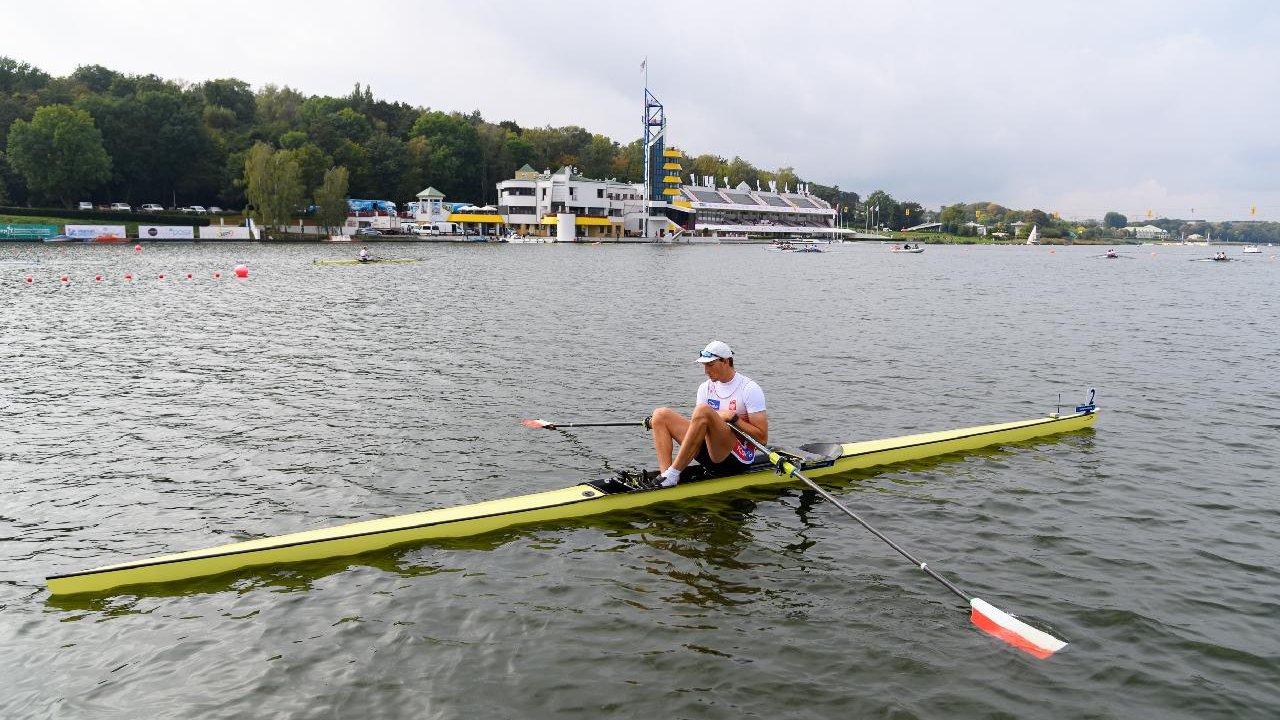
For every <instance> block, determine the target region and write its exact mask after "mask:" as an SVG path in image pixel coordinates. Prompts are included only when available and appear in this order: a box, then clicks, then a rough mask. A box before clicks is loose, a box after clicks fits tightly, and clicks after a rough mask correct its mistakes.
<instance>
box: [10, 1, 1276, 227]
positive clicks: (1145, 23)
mask: <svg viewBox="0 0 1280 720" xmlns="http://www.w3.org/2000/svg"><path fill="white" fill-rule="evenodd" d="M3 9H4V13H3V14H4V17H5V18H6V22H5V25H6V26H7V27H8V28H9V31H8V32H5V33H4V37H5V40H4V43H3V45H0V55H8V56H10V57H13V58H15V59H17V60H19V61H23V62H29V63H31V64H33V65H35V66H37V67H40V68H41V69H43V70H45V71H46V72H49V73H51V74H54V75H65V74H68V73H70V72H71V71H72V70H74V69H75V68H76V67H77V66H79V65H88V64H100V65H104V66H107V67H110V68H112V69H115V70H118V71H121V72H126V73H154V74H157V75H161V76H163V77H167V78H171V79H181V80H185V81H188V82H199V81H202V80H206V79H210V78H220V77H236V78H240V79H242V80H245V81H247V82H248V83H250V84H251V85H253V86H254V87H255V88H256V87H260V86H262V85H264V84H267V83H274V84H277V85H289V86H292V87H294V88H297V89H299V90H301V91H303V92H305V93H308V94H331V95H345V94H347V93H348V92H350V90H351V88H352V87H353V86H354V85H355V83H357V82H359V83H367V84H370V85H372V87H373V92H374V94H375V95H376V96H378V97H381V98H385V99H389V100H398V101H403V102H407V103H410V104H414V105H422V106H427V107H431V108H434V109H443V110H462V111H471V110H479V111H480V113H481V114H482V115H483V116H484V117H485V118H486V119H488V120H491V121H495V122H496V121H499V120H507V119H510V120H515V121H516V122H518V123H520V124H521V125H523V126H535V125H548V124H550V125H569V124H574V125H580V126H583V127H585V128H587V129H589V130H591V131H593V132H600V133H604V134H606V135H609V136H610V137H612V138H614V139H615V140H618V141H621V142H628V141H630V140H633V139H634V138H636V137H638V136H639V134H640V116H641V112H642V108H641V103H642V87H643V75H642V74H641V72H640V63H641V60H643V59H644V58H646V57H647V58H648V61H649V83H650V87H651V89H652V90H653V91H654V93H655V94H656V95H657V96H658V98H659V99H660V100H662V102H663V103H664V104H665V105H666V108H667V113H668V118H669V121H670V128H669V136H670V138H671V140H672V141H673V142H674V143H676V144H677V145H679V146H680V147H682V148H683V149H684V150H686V151H687V152H691V153H695V154H696V153H704V152H709V153H715V154H718V155H722V156H725V157H728V158H732V157H733V156H735V155H740V156H742V157H743V158H745V159H747V160H749V161H751V162H752V163H754V164H755V165H757V166H759V167H764V168H770V169H772V168H777V167H781V166H791V167H794V168H795V169H796V171H797V172H798V173H799V174H800V175H801V176H802V177H805V178H808V179H811V180H814V181H817V182H822V183H824V184H838V185H839V186H840V187H841V188H843V189H847V190H854V191H857V192H860V193H862V194H863V195H864V196H865V195H866V194H867V193H869V192H871V191H873V190H876V189H883V190H886V191H888V192H889V193H891V194H892V195H894V197H896V198H898V199H900V200H916V201H919V202H921V203H923V204H925V205H926V206H930V207H937V206H939V205H942V204H944V203H954V202H975V201H979V200H989V201H994V202H998V203H1001V204H1003V205H1007V206H1010V207H1015V208H1030V207H1038V208H1040V209H1043V210H1046V211H1049V212H1052V211H1055V210H1056V211H1058V212H1060V213H1061V214H1062V215H1063V216H1065V217H1082V218H1083V217H1095V218H1099V217H1101V216H1102V214H1103V213H1105V212H1107V211H1108V210H1117V211H1120V212H1122V213H1125V214H1126V215H1128V216H1129V217H1130V218H1131V219H1139V218H1143V217H1145V216H1146V214H1147V212H1148V211H1151V212H1152V214H1153V215H1154V216H1156V217H1160V216H1167V217H1182V218H1188V217H1199V218H1205V219H1211V220H1221V219H1250V218H1251V217H1252V218H1256V219H1260V220H1261V219H1266V220H1280V131H1277V127H1278V126H1280V122H1278V121H1277V120H1278V119H1280V41H1277V38H1280V4H1273V3H1270V2H1261V1H1260V2H1233V1H1231V0H1218V1H1217V2H1191V1H1187V2H1184V1H1182V0H1160V1H1149V2H1148V1H1133V2H1125V1H1124V0H1112V1H1110V2H1101V1H1100V2H1092V1H1089V0H1083V1H1080V2H1073V3H1052V4H1050V3H1040V2H1025V1H1021V2H1014V1H1010V2H983V1H966V2H947V1H944V0H937V1H935V2H923V1H921V2H911V1H903V0H896V1H894V2H890V1H888V0H881V1H880V2H876V3H865V2H856V1H855V2H826V1H825V0H807V1H805V2H778V1H777V0H773V1H771V2H755V1H754V0H737V1H733V2H718V1H706V0H703V1H697V2H688V1H685V2H678V3H677V2H662V1H659V0H652V1H651V2H647V3H637V2H631V1H629V0H610V1H608V2H606V1H603V0H596V1H595V2H582V1H578V0H572V1H565V2H533V1H530V0H524V1H523V2H509V1H508V0H478V1H471V2H453V1H444V2H418V3H411V2H394V1H391V0H365V1H364V2H359V3H352V2H343V3H335V2H327V1H326V0H311V1H310V2H305V3H304V2H294V1H293V0H286V1H285V2H264V1H261V0H255V1H254V2H244V1H242V0H225V1H222V2H217V3H201V4H198V5H193V6H189V7H188V6H185V5H183V4H179V3H160V2H147V1H144V0H134V1H129V0H122V1H117V2H113V3H109V4H105V5H96V4H95V5H89V4H87V3H81V2H64V1H63V0H46V1H45V2H40V3H19V2H15V1H14V0H4V2H3ZM18 28H21V31H20V32H18V31H15V30H16V29H18ZM1254 207H1256V208H1257V214H1256V215H1251V214H1250V209H1251V208H1254Z"/></svg>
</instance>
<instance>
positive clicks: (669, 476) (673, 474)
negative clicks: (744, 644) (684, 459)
mask: <svg viewBox="0 0 1280 720" xmlns="http://www.w3.org/2000/svg"><path fill="white" fill-rule="evenodd" d="M678 482H680V471H679V470H677V469H676V467H675V466H674V465H673V466H671V467H669V468H667V471H666V472H664V473H662V487H675V485H676V483H678Z"/></svg>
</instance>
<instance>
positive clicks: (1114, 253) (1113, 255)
mask: <svg viewBox="0 0 1280 720" xmlns="http://www.w3.org/2000/svg"><path fill="white" fill-rule="evenodd" d="M1115 256H1116V251H1115V250H1108V251H1107V257H1109V258H1112V257H1115Z"/></svg>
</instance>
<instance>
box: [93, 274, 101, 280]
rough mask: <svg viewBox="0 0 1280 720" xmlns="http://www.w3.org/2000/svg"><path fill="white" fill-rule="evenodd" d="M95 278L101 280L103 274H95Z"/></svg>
mask: <svg viewBox="0 0 1280 720" xmlns="http://www.w3.org/2000/svg"><path fill="white" fill-rule="evenodd" d="M93 279H94V280H101V279H102V276H101V275H94V276H93Z"/></svg>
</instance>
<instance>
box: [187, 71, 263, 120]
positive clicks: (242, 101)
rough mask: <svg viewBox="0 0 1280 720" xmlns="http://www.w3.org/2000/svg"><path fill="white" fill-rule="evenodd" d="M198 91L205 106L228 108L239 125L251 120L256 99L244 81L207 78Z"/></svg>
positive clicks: (255, 107) (254, 110)
mask: <svg viewBox="0 0 1280 720" xmlns="http://www.w3.org/2000/svg"><path fill="white" fill-rule="evenodd" d="M200 93H201V96H202V98H203V100H204V104H205V107H220V108H226V109H227V110H230V111H231V112H232V113H233V114H234V115H235V119H236V122H237V124H239V125H248V124H250V123H252V122H253V116H254V113H255V112H256V111H257V100H256V98H255V96H254V94H253V91H252V90H250V89H249V84H248V83H246V82H245V81H243V80H237V79H235V78H223V79H221V80H208V81H206V82H205V83H204V84H203V85H201V86H200Z"/></svg>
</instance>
